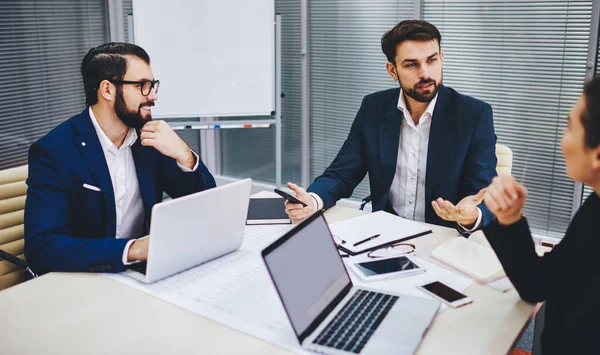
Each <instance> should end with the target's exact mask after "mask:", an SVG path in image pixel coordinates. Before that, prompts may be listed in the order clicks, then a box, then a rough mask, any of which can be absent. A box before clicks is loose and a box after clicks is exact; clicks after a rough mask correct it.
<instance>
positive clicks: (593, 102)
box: [581, 77, 600, 148]
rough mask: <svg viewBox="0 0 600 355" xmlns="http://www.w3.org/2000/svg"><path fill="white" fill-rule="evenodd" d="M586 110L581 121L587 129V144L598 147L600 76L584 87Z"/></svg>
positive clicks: (599, 134)
mask: <svg viewBox="0 0 600 355" xmlns="http://www.w3.org/2000/svg"><path fill="white" fill-rule="evenodd" d="M583 95H584V100H585V111H584V112H583V114H582V115H581V123H582V124H583V128H584V129H585V145H586V146H588V147H589V148H596V147H597V146H598V145H600V77H595V78H594V79H592V81H590V82H589V83H587V84H586V85H585V87H584V89H583Z"/></svg>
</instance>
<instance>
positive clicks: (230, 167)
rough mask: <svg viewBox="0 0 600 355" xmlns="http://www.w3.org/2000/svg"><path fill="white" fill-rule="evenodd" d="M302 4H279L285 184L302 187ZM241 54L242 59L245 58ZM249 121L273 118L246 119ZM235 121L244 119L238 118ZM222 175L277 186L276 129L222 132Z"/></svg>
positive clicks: (278, 0) (282, 0) (292, 0)
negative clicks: (292, 183) (296, 184)
mask: <svg viewBox="0 0 600 355" xmlns="http://www.w3.org/2000/svg"><path fill="white" fill-rule="evenodd" d="M300 5H301V3H300V0H275V13H276V14H281V17H282V26H281V71H282V73H281V86H282V93H283V94H284V95H285V97H284V98H282V102H281V104H282V114H281V122H282V183H283V184H285V183H286V182H287V181H293V182H296V183H298V184H299V183H300V175H301V171H300V166H301V154H300V137H301V120H302V107H301V99H302V97H301V93H302V91H301V90H302V89H301V60H302V57H301V55H300V54H301V53H300V51H301V23H300V10H301V9H300ZM244 55H247V54H243V53H241V54H240V56H241V58H243V56H244ZM246 118H247V119H257V118H273V117H271V116H269V117H246ZM235 119H244V117H236V118H235ZM219 136H220V137H219V138H220V149H221V152H220V153H221V155H220V157H221V172H220V174H221V175H225V176H233V177H240V178H245V177H251V178H253V179H255V180H258V181H263V182H268V183H275V128H274V127H271V128H253V129H228V130H223V131H220V132H219Z"/></svg>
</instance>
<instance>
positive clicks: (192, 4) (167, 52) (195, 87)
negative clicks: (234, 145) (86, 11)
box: [133, 0, 275, 118]
mask: <svg viewBox="0 0 600 355" xmlns="http://www.w3.org/2000/svg"><path fill="white" fill-rule="evenodd" d="M274 21H275V14H274V0H172V1H165V0H133V27H134V41H135V43H136V44H137V45H139V46H141V47H142V48H144V49H145V50H146V51H147V52H148V54H149V55H150V64H151V67H152V71H153V72H154V76H155V78H156V79H158V80H160V90H159V92H158V101H157V102H156V106H155V107H154V108H153V110H152V111H153V117H155V118H161V117H162V118H180V117H215V116H216V117H219V116H221V117H223V116H259V115H270V114H271V113H272V112H273V110H274V77H275V74H274V70H275V50H274Z"/></svg>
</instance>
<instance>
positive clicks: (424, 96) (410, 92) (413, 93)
mask: <svg viewBox="0 0 600 355" xmlns="http://www.w3.org/2000/svg"><path fill="white" fill-rule="evenodd" d="M398 83H399V84H400V87H401V88H402V91H404V93H405V94H406V95H407V96H409V97H412V98H413V99H415V100H416V101H418V102H423V103H427V102H430V101H431V100H433V98H434V97H435V95H437V92H438V90H439V88H440V85H442V83H441V82H439V83H438V82H436V81H435V80H433V79H427V80H421V81H419V82H418V83H416V84H415V85H414V86H413V87H412V88H409V89H405V88H403V87H402V83H400V80H398ZM422 84H433V89H432V90H430V91H424V92H419V91H418V90H417V87H418V86H419V85H422Z"/></svg>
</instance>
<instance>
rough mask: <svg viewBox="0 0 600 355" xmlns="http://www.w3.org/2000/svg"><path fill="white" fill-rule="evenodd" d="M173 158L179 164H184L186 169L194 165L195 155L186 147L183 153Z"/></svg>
mask: <svg viewBox="0 0 600 355" xmlns="http://www.w3.org/2000/svg"><path fill="white" fill-rule="evenodd" d="M175 160H176V161H177V163H178V164H179V165H181V166H184V167H186V168H188V169H192V168H193V167H194V165H196V156H195V155H194V153H192V150H191V149H189V148H187V149H186V152H185V153H184V154H181V156H180V157H179V158H178V159H175Z"/></svg>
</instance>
